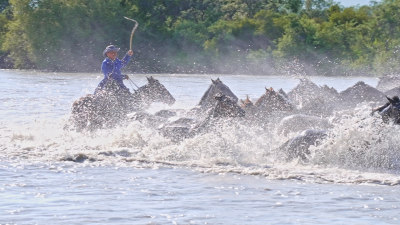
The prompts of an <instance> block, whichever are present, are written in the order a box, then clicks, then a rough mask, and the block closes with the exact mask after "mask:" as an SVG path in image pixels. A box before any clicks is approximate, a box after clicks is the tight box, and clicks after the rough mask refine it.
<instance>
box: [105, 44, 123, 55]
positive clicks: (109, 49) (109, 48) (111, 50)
mask: <svg viewBox="0 0 400 225" xmlns="http://www.w3.org/2000/svg"><path fill="white" fill-rule="evenodd" d="M118 51H119V48H117V47H115V46H114V45H109V46H107V47H106V49H104V51H103V55H104V57H107V55H106V54H107V52H118Z"/></svg>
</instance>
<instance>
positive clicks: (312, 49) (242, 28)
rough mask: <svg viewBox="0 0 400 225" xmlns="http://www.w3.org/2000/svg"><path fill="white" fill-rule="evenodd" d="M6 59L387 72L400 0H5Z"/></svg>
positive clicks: (250, 70)
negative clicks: (108, 54)
mask: <svg viewBox="0 0 400 225" xmlns="http://www.w3.org/2000/svg"><path fill="white" fill-rule="evenodd" d="M0 12H1V13H0V67H1V68H19V69H39V70H48V71H68V72H78V71H90V72H93V71H99V70H100V69H99V67H100V64H101V61H102V59H103V56H102V51H103V49H104V48H105V46H107V45H109V44H115V45H117V46H119V47H120V48H121V53H122V54H123V53H124V52H125V51H127V50H128V48H129V37H130V32H131V29H132V27H133V23H132V22H131V21H128V20H126V19H124V18H123V16H127V17H130V18H134V19H136V20H137V21H138V22H139V24H140V25H139V29H138V30H137V32H136V33H135V37H134V41H133V50H134V52H135V53H134V60H133V63H131V64H130V68H128V70H129V71H132V72H137V73H163V72H165V73H244V74H282V73H291V74H293V73H307V74H319V75H346V74H348V75H382V74H393V73H398V72H399V71H398V70H399V66H398V64H399V62H400V56H399V54H400V14H399V13H398V12H400V0H382V1H380V2H371V4H370V5H367V6H359V7H347V8H346V7H343V6H341V5H339V4H338V3H336V2H334V1H333V0H0Z"/></svg>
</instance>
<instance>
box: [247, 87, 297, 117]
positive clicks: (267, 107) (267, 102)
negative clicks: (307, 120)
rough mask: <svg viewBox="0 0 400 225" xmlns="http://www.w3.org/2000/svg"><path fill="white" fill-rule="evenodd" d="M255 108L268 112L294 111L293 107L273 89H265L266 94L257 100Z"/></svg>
mask: <svg viewBox="0 0 400 225" xmlns="http://www.w3.org/2000/svg"><path fill="white" fill-rule="evenodd" d="M255 106H256V107H257V108H258V109H259V110H261V111H267V112H273V111H291V110H293V109H294V107H293V105H292V104H291V103H290V102H289V101H288V100H287V99H286V98H285V97H284V96H282V95H281V94H280V93H278V92H276V91H275V90H274V89H273V88H272V87H271V88H265V94H263V95H262V96H261V97H260V98H259V99H258V100H257V102H256V103H255Z"/></svg>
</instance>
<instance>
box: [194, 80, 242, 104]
mask: <svg viewBox="0 0 400 225" xmlns="http://www.w3.org/2000/svg"><path fill="white" fill-rule="evenodd" d="M219 93H221V94H223V95H225V96H228V97H230V98H231V99H232V100H233V101H234V102H235V103H236V102H237V101H238V97H236V95H235V94H233V92H232V91H231V89H229V87H228V86H226V85H225V84H224V83H222V81H221V80H220V79H219V78H217V79H216V80H213V79H211V85H210V87H209V88H208V89H207V91H206V92H205V93H204V95H203V97H201V100H200V102H199V106H200V107H201V108H202V109H208V108H210V107H212V106H213V105H215V103H216V101H217V99H215V97H214V96H216V95H217V94H219Z"/></svg>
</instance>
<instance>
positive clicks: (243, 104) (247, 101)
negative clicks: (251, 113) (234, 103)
mask: <svg viewBox="0 0 400 225" xmlns="http://www.w3.org/2000/svg"><path fill="white" fill-rule="evenodd" d="M240 103H241V104H240V107H242V108H243V109H246V108H252V107H254V104H253V102H252V101H251V100H250V98H249V96H248V95H247V96H246V99H245V100H242V99H240Z"/></svg>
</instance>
